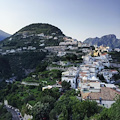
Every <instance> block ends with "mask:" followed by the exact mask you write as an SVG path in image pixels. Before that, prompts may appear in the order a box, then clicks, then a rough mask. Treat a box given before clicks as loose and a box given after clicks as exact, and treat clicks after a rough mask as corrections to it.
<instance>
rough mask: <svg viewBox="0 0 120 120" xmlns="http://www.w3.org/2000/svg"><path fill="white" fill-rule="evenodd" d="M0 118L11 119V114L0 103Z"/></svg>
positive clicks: (1, 119) (3, 119)
mask: <svg viewBox="0 0 120 120" xmlns="http://www.w3.org/2000/svg"><path fill="white" fill-rule="evenodd" d="M0 120H12V115H11V113H9V112H8V111H7V110H6V109H5V108H4V106H3V105H0Z"/></svg>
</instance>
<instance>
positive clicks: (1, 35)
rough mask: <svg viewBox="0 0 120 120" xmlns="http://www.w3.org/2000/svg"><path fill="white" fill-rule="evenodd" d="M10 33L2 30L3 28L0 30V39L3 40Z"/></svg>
mask: <svg viewBox="0 0 120 120" xmlns="http://www.w3.org/2000/svg"><path fill="white" fill-rule="evenodd" d="M10 36H11V35H10V34H9V33H6V32H4V31H3V30H0V41H1V40H4V39H5V38H7V37H10Z"/></svg>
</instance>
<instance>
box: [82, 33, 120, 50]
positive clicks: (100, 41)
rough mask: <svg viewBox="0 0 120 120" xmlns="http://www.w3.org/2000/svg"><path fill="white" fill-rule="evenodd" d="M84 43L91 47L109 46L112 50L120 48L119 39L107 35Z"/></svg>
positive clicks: (89, 39)
mask: <svg viewBox="0 0 120 120" xmlns="http://www.w3.org/2000/svg"><path fill="white" fill-rule="evenodd" d="M84 43H87V44H90V45H98V46H100V45H104V46H109V47H110V48H120V39H117V38H116V36H115V35H113V34H110V35H105V36H103V37H101V38H98V37H96V38H88V39H86V40H85V41H84Z"/></svg>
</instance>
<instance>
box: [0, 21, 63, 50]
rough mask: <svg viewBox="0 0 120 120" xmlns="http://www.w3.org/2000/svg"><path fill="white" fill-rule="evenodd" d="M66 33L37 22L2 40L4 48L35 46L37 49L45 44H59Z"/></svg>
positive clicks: (0, 44) (1, 43)
mask: <svg viewBox="0 0 120 120" xmlns="http://www.w3.org/2000/svg"><path fill="white" fill-rule="evenodd" d="M63 36H64V34H63V33H62V31H61V30H60V29H59V28H57V27H55V26H53V25H50V24H43V23H36V24H31V25H28V26H26V27H24V28H22V29H21V30H19V31H18V32H16V33H15V34H14V35H12V36H10V38H6V39H5V40H4V41H2V42H0V47H1V48H2V49H17V48H20V47H28V46H34V47H36V48H37V49H40V48H43V46H54V45H59V42H61V41H62V38H63Z"/></svg>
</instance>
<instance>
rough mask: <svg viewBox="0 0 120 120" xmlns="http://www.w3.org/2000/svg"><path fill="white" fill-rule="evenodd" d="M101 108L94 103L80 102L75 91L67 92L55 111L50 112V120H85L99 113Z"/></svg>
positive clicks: (58, 102) (60, 99)
mask: <svg viewBox="0 0 120 120" xmlns="http://www.w3.org/2000/svg"><path fill="white" fill-rule="evenodd" d="M100 110H101V108H100V107H99V106H97V103H96V102H94V101H92V102H91V101H79V100H78V99H77V97H76V92H75V91H74V90H70V91H67V92H66V93H65V94H64V95H63V96H61V97H60V98H59V100H58V101H57V102H56V103H55V107H54V109H53V110H52V111H51V112H50V114H49V117H50V120H56V119H57V116H58V117H59V120H70V119H73V120H83V119H84V118H85V117H86V116H87V117H88V118H89V117H91V116H92V115H94V114H95V113H99V112H100Z"/></svg>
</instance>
